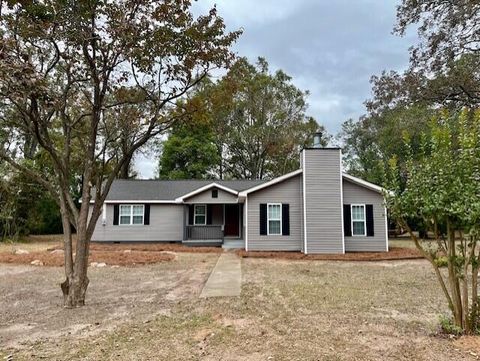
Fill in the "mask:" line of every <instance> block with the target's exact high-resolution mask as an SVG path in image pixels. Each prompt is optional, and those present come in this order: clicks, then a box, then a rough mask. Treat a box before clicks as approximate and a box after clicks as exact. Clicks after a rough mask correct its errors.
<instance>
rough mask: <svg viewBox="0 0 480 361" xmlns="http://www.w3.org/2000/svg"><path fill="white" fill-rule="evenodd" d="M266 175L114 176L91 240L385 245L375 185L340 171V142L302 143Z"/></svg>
mask: <svg viewBox="0 0 480 361" xmlns="http://www.w3.org/2000/svg"><path fill="white" fill-rule="evenodd" d="M300 156H301V168H300V169H298V170H296V171H294V172H291V173H288V174H285V175H283V176H281V177H278V178H275V179H272V180H269V181H261V180H260V181H259V180H231V181H228V180H222V181H217V180H211V181H210V180H178V181H170V180H117V181H115V182H114V183H113V185H112V187H111V190H110V192H109V194H108V197H107V199H106V202H105V205H104V208H103V214H102V216H101V217H100V219H99V221H98V223H97V226H96V228H95V231H94V234H93V237H92V240H93V241H98V242H100V241H107V242H123V241H127V242H134V241H139V242H145V241H156V242H160V241H163V242H182V243H184V244H189V245H219V246H220V245H222V246H223V247H226V248H244V249H245V250H247V251H301V252H303V253H306V254H314V253H345V252H351V251H378V252H381V251H388V237H387V212H386V209H385V205H384V198H383V192H382V191H383V190H382V188H381V187H379V186H377V185H374V184H372V183H369V182H366V181H364V180H362V179H359V178H356V177H353V176H350V175H348V174H345V173H342V167H341V149H340V148H307V149H303V150H302V152H301V155H300Z"/></svg>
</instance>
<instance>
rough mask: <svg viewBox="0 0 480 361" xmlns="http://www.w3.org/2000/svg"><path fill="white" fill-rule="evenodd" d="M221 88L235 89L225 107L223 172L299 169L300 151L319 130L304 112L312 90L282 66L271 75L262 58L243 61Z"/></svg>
mask: <svg viewBox="0 0 480 361" xmlns="http://www.w3.org/2000/svg"><path fill="white" fill-rule="evenodd" d="M219 89H220V91H224V90H226V91H230V90H232V93H231V94H232V97H231V101H230V102H227V103H226V106H227V108H223V109H221V114H222V115H223V116H224V118H223V122H224V124H222V131H221V132H219V133H220V134H223V137H222V139H221V145H222V146H221V148H222V150H223V152H222V154H223V155H222V158H223V168H224V173H225V174H226V175H227V176H228V177H232V178H246V179H264V178H271V177H276V176H279V175H282V174H285V173H286V172H289V171H292V170H294V169H296V168H298V162H299V157H298V153H299V151H300V149H301V148H302V147H303V146H306V145H309V144H312V139H313V135H314V134H315V131H316V130H317V129H318V128H319V126H318V124H317V123H316V121H315V120H314V119H313V118H311V117H308V116H306V115H305V111H306V107H307V103H306V97H307V96H308V92H303V91H301V90H300V89H298V88H297V87H295V86H294V85H293V84H292V83H291V78H290V77H289V76H288V75H287V74H285V73H284V72H283V71H281V70H279V71H277V72H275V74H270V72H269V67H268V63H267V61H266V60H265V59H263V58H259V59H258V61H257V63H256V64H255V65H252V64H250V63H248V61H247V60H246V59H239V60H238V61H237V62H236V63H235V64H234V66H232V68H231V69H230V71H229V72H228V74H227V75H226V76H225V77H224V79H222V81H221V83H220V84H219ZM325 139H326V138H325ZM325 139H324V141H325Z"/></svg>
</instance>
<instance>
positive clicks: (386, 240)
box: [385, 207, 389, 252]
mask: <svg viewBox="0 0 480 361" xmlns="http://www.w3.org/2000/svg"><path fill="white" fill-rule="evenodd" d="M385 245H386V246H387V247H386V249H387V252H388V251H389V246H388V212H387V207H385Z"/></svg>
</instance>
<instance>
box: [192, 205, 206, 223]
mask: <svg viewBox="0 0 480 361" xmlns="http://www.w3.org/2000/svg"><path fill="white" fill-rule="evenodd" d="M206 208H207V207H206V206H205V205H204V204H202V205H200V204H196V205H195V209H194V220H195V221H194V223H195V224H196V225H197V224H199V225H205V224H207V212H206Z"/></svg>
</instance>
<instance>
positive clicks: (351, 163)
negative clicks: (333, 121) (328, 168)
mask: <svg viewBox="0 0 480 361" xmlns="http://www.w3.org/2000/svg"><path fill="white" fill-rule="evenodd" d="M434 115H435V111H434V110H432V109H430V108H429V107H425V106H410V107H403V106H402V107H400V106H399V107H397V108H395V109H391V110H384V111H383V112H381V113H379V114H370V115H365V116H363V117H361V118H360V119H359V120H358V121H356V122H355V121H353V120H349V121H347V122H345V123H344V124H343V125H342V132H341V134H340V136H341V138H342V143H343V149H344V161H345V165H346V167H347V169H348V172H349V173H351V174H352V175H356V176H358V177H360V178H362V179H365V180H368V181H370V182H372V183H375V184H380V185H384V184H385V182H386V178H385V171H384V170H385V167H386V166H387V165H388V162H389V160H390V159H391V158H392V157H393V156H395V157H396V158H397V162H398V168H399V171H400V174H399V175H400V176H401V179H403V178H404V177H403V176H402V174H403V173H404V169H405V164H406V161H407V155H408V154H407V153H408V152H407V148H406V147H405V144H404V137H405V136H408V137H409V139H410V140H411V150H412V151H413V154H416V153H417V151H418V148H419V143H420V135H421V133H422V132H428V124H429V122H430V120H431V118H432V117H433V116H434Z"/></svg>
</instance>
